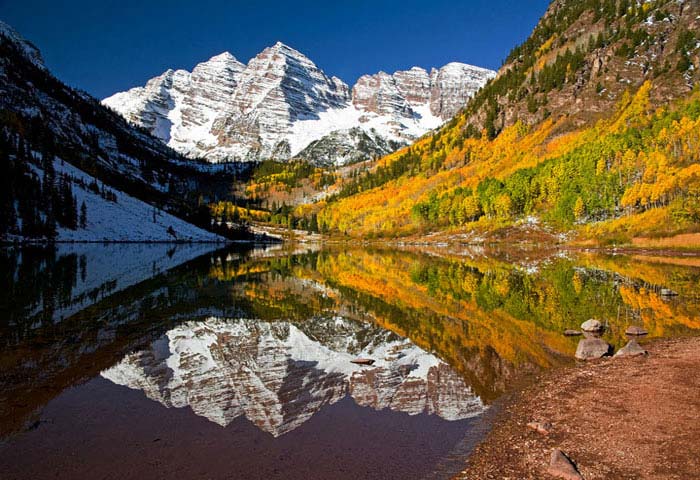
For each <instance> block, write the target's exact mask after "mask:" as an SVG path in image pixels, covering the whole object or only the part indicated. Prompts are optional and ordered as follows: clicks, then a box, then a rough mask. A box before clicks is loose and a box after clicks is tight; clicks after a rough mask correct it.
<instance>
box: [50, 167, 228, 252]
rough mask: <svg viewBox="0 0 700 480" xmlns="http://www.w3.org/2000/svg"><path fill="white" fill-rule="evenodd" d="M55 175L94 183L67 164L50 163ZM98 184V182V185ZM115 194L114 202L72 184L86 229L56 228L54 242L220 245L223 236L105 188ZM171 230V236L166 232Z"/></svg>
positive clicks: (90, 178)
mask: <svg viewBox="0 0 700 480" xmlns="http://www.w3.org/2000/svg"><path fill="white" fill-rule="evenodd" d="M54 165H55V168H56V172H57V173H58V174H60V173H63V174H67V175H69V176H70V177H72V178H74V179H82V180H83V181H84V182H85V184H86V185H89V184H91V183H93V182H94V181H95V179H94V177H92V176H90V175H88V174H87V173H85V172H83V171H82V170H80V169H78V168H76V167H74V166H72V165H71V164H69V163H67V162H63V161H61V160H56V161H55V162H54ZM98 183H100V184H101V182H98ZM109 190H110V191H112V192H114V193H115V194H116V200H117V201H116V202H111V201H109V200H106V199H104V198H102V196H101V195H99V194H97V193H93V192H92V191H90V190H87V189H84V188H83V187H81V186H80V185H79V184H77V183H73V194H74V195H75V197H76V199H77V205H78V208H80V207H81V205H82V204H83V202H85V206H86V208H87V225H86V228H84V229H83V228H78V229H77V230H69V229H66V228H58V229H57V230H58V232H57V233H58V236H57V240H58V241H69V242H71V241H76V242H101V241H111V242H115V241H117V242H172V241H191V242H224V241H226V240H225V239H224V238H223V237H220V236H219V235H216V234H214V233H210V232H207V231H205V230H202V229H201V228H199V227H196V226H194V225H192V224H190V223H187V222H185V221H184V220H181V219H179V218H177V217H174V216H173V215H170V214H169V213H167V212H164V211H162V210H157V209H155V208H154V207H153V206H151V205H149V204H147V203H145V202H142V201H141V200H138V199H136V198H134V197H131V196H129V195H127V194H125V193H123V192H120V191H118V190H114V189H113V188H109ZM170 228H172V231H173V232H174V235H173V234H171V233H169V232H168V229H170Z"/></svg>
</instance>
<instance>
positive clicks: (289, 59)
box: [103, 42, 495, 165]
mask: <svg viewBox="0 0 700 480" xmlns="http://www.w3.org/2000/svg"><path fill="white" fill-rule="evenodd" d="M493 75H495V73H494V72H491V71H489V70H486V69H482V68H478V67H472V66H469V65H465V64H460V63H450V64H448V65H446V66H444V67H442V68H441V69H439V70H436V69H433V70H432V72H431V73H430V74H428V72H426V71H425V70H423V69H421V68H418V67H414V68H412V69H411V70H408V71H405V72H396V73H395V74H393V75H389V74H387V73H384V72H380V73H378V74H376V75H365V76H363V77H361V78H360V79H359V80H358V82H357V84H356V85H355V86H354V87H353V88H352V89H350V88H349V87H348V85H346V84H345V83H344V82H343V81H342V80H340V79H339V78H337V77H328V76H327V75H326V74H325V73H324V72H323V71H322V70H320V69H319V68H318V67H317V66H316V65H315V64H314V63H313V62H312V61H311V60H309V59H308V58H307V57H306V56H304V55H303V54H302V53H300V52H298V51H296V50H294V49H293V48H290V47H288V46H286V45H284V44H282V43H279V42H278V43H277V44H275V45H274V46H272V47H269V48H266V49H265V50H263V51H262V52H261V53H260V54H258V55H257V56H255V57H254V58H252V59H251V60H250V61H249V62H248V64H247V65H244V64H242V63H241V62H239V61H238V60H236V59H235V58H234V57H233V56H232V55H231V54H229V53H227V52H226V53H222V54H221V55H217V56H215V57H213V58H211V59H210V60H208V61H206V62H203V63H200V64H199V65H197V66H196V67H195V68H194V69H193V71H192V72H191V73H190V72H186V71H184V70H177V71H172V70H168V71H167V72H165V73H163V74H162V75H160V76H159V77H156V78H153V79H151V80H149V81H148V83H147V84H146V86H145V87H137V88H133V89H131V90H129V91H127V92H121V93H117V94H115V95H113V96H111V97H109V98H107V99H105V100H104V101H103V103H104V104H105V105H107V106H109V107H111V108H112V109H114V110H115V111H117V112H119V113H121V114H122V115H123V116H124V117H125V118H127V119H128V120H129V121H130V122H132V123H134V124H136V125H139V126H141V127H144V128H146V129H147V130H148V131H150V132H151V133H152V134H153V135H155V136H157V137H158V138H160V139H162V140H163V141H164V142H166V143H167V144H168V145H170V146H171V147H173V148H174V149H176V150H178V151H179V152H182V153H183V154H185V155H188V156H191V157H203V158H205V159H207V160H209V161H211V162H223V161H256V160H261V159H268V158H272V159H278V160H286V159H289V158H293V157H303V158H307V159H309V160H312V161H315V162H316V163H318V164H325V165H328V164H343V163H348V162H351V161H357V160H365V159H368V158H373V157H375V156H377V155H383V154H386V153H389V152H391V151H393V150H394V149H395V148H397V147H398V146H400V145H405V144H406V143H408V142H410V141H411V140H413V139H415V138H416V137H418V136H420V135H422V134H424V133H425V132H427V131H428V130H431V129H433V128H436V127H438V126H439V125H440V124H441V123H442V122H444V121H445V120H447V119H449V118H451V117H452V116H453V115H454V114H455V113H456V112H457V111H458V110H459V109H460V108H461V107H463V106H464V104H465V102H466V100H467V99H468V98H469V97H471V96H472V95H474V93H475V92H476V91H477V90H478V89H479V88H481V87H482V86H483V85H484V83H485V82H486V81H487V80H488V79H489V78H491V77H493ZM357 129H360V130H361V131H362V132H363V133H364V135H360V134H358V130H357ZM368 138H370V139H373V140H372V141H370V142H368V141H367V139H368ZM312 142H314V143H315V145H316V148H314V149H311V150H308V149H307V147H309V146H310V145H311V144H312ZM339 144H340V147H338V148H336V146H337V145H339ZM348 146H350V147H352V151H349V150H348V148H347V147H348ZM365 147H367V148H365ZM358 152H359V154H358Z"/></svg>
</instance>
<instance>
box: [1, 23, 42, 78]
mask: <svg viewBox="0 0 700 480" xmlns="http://www.w3.org/2000/svg"><path fill="white" fill-rule="evenodd" d="M0 35H2V36H4V37H5V38H7V39H8V40H10V41H11V42H12V43H14V44H15V45H17V46H18V47H19V49H20V51H21V52H22V54H23V55H24V57H25V58H26V59H27V60H29V61H30V62H31V63H33V64H34V65H35V66H36V67H39V68H41V69H42V70H46V65H44V58H43V57H42V56H41V52H40V51H39V49H38V48H36V47H35V46H34V45H33V44H32V43H31V42H28V41H27V40H25V39H24V38H22V36H21V35H20V34H19V33H17V31H16V30H15V29H14V28H12V27H11V26H9V25H8V24H6V23H5V22H3V21H2V20H0Z"/></svg>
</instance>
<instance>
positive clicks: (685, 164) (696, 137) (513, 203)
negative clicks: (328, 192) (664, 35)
mask: <svg viewBox="0 0 700 480" xmlns="http://www.w3.org/2000/svg"><path fill="white" fill-rule="evenodd" d="M651 89H652V84H651V82H649V81H647V82H645V83H644V84H643V85H642V86H641V87H640V88H639V90H638V91H636V92H635V93H634V94H627V95H625V96H624V98H623V99H622V100H621V101H620V102H619V106H618V108H617V110H616V111H615V112H613V114H612V115H611V116H610V118H608V119H606V120H601V121H599V122H598V123H597V124H596V125H594V126H592V127H589V128H584V129H580V130H575V129H574V130H570V125H568V124H567V119H566V118H565V117H562V118H559V119H557V120H554V119H551V118H550V119H547V120H545V121H543V122H542V123H540V124H539V125H538V126H536V127H534V128H530V127H527V126H525V125H524V124H522V123H520V122H516V123H515V124H514V125H512V126H511V127H508V128H505V129H504V130H503V131H502V132H501V133H500V134H499V135H498V136H497V137H496V138H495V139H493V140H489V139H488V138H486V137H485V136H482V137H481V138H468V137H465V136H464V134H463V128H464V118H463V117H459V116H458V117H456V118H455V120H453V121H452V122H450V124H448V125H447V126H446V127H444V128H443V129H442V130H440V131H439V132H438V133H437V134H435V135H433V136H428V137H425V138H423V139H420V140H419V141H417V142H416V143H415V144H414V145H412V146H411V147H410V148H406V149H402V150H400V151H398V152H395V153H393V154H391V155H389V156H387V157H385V158H384V159H382V160H380V161H379V162H378V163H377V164H376V165H375V171H376V172H379V173H378V174H377V175H380V176H381V177H382V178H381V179H379V180H380V181H378V182H376V183H378V184H379V186H377V187H375V188H366V185H372V182H371V181H367V180H366V181H364V183H363V186H362V188H359V187H358V188H357V189H355V190H354V191H353V192H354V194H351V195H349V196H341V197H340V198H331V199H330V200H329V201H323V202H320V203H318V204H316V205H315V206H314V208H313V211H314V212H316V213H317V214H318V223H319V226H320V228H321V230H322V231H329V232H333V231H336V232H340V233H343V234H347V235H352V236H365V237H371V236H377V235H379V236H396V235H406V234H411V233H416V232H421V231H425V230H436V229H443V228H446V227H450V226H452V227H461V226H469V224H470V222H473V221H475V220H477V219H479V218H481V217H487V218H498V219H503V220H509V221H515V220H517V219H518V218H519V217H523V216H530V215H534V216H539V217H541V218H543V219H544V220H545V221H547V222H548V223H552V224H553V225H554V226H556V227H559V228H565V229H569V228H573V226H574V222H576V223H579V224H582V225H584V226H583V227H582V228H581V235H582V236H586V235H587V234H588V232H589V230H587V228H586V226H587V225H591V224H594V223H597V222H598V223H599V222H602V223H606V224H608V225H609V230H615V226H616V225H618V224H619V221H620V220H622V219H624V218H627V217H629V220H628V221H629V222H632V223H638V222H641V219H642V218H643V217H644V213H645V212H647V211H649V210H651V209H660V208H668V209H669V215H670V217H671V219H672V220H673V222H671V224H667V225H666V226H665V227H663V228H661V229H660V230H658V231H657V234H658V233H661V234H663V232H664V231H669V232H676V231H678V230H683V229H688V228H691V226H692V224H694V223H696V222H699V221H700V159H699V158H698V152H700V92H699V91H698V89H696V90H695V91H694V92H693V94H692V95H690V96H689V97H688V98H687V99H686V100H684V101H682V102H679V103H678V104H677V105H673V106H671V107H662V108H658V109H656V110H655V111H653V110H652V109H651V108H650V103H649V95H650V91H651ZM567 128H568V129H569V131H568V132H566V133H560V132H562V131H565V130H566V129H567ZM399 164H401V168H400V169H397V168H396V166H397V165H399ZM392 169H393V170H392ZM392 171H394V172H395V173H396V172H399V173H400V174H399V176H397V177H396V178H392V176H391V172H392ZM384 179H386V180H384ZM370 180H371V179H370ZM300 214H301V215H303V209H301V210H300ZM611 236H613V237H614V235H613V234H612V233H611Z"/></svg>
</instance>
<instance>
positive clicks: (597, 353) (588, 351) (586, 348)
mask: <svg viewBox="0 0 700 480" xmlns="http://www.w3.org/2000/svg"><path fill="white" fill-rule="evenodd" d="M611 350H612V347H611V346H610V345H609V344H608V342H606V341H605V340H603V339H602V338H595V337H594V338H582V339H581V340H580V341H579V342H578V347H577V348H576V358H578V359H579V360H595V359H596V358H601V357H604V356H606V355H609V354H610V353H611Z"/></svg>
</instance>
